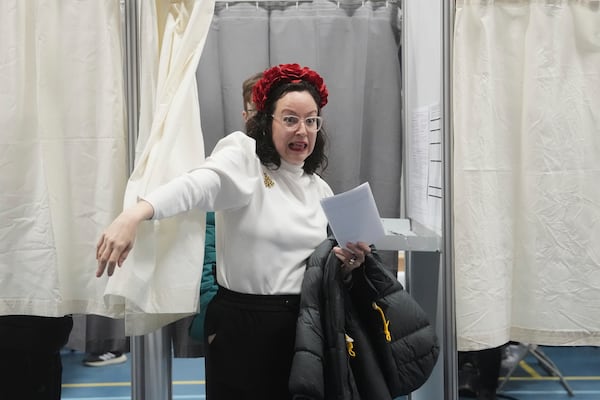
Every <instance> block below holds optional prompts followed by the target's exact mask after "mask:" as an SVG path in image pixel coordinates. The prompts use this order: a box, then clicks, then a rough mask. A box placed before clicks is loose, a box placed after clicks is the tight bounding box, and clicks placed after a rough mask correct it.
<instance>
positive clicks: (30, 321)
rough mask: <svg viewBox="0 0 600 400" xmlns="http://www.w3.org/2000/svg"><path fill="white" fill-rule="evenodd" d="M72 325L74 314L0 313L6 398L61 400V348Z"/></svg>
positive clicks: (0, 386)
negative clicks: (72, 315)
mask: <svg viewBox="0 0 600 400" xmlns="http://www.w3.org/2000/svg"><path fill="white" fill-rule="evenodd" d="M72 327H73V320H72V318H71V317H70V316H64V317H58V318H52V317H38V316H29V315H7V316H0V391H1V392H2V398H7V399H28V400H60V398H61V385H62V361H61V358H60V349H61V348H62V347H63V346H64V345H65V343H66V342H67V339H68V338H69V333H70V332H71V329H72Z"/></svg>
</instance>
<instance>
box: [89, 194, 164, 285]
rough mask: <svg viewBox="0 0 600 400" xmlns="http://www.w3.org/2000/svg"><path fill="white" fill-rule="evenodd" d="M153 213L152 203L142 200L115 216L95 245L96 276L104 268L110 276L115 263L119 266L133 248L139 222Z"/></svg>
mask: <svg viewBox="0 0 600 400" xmlns="http://www.w3.org/2000/svg"><path fill="white" fill-rule="evenodd" d="M153 215H154V209H153V208H152V205H150V203H148V202H146V201H144V200H142V201H140V202H139V203H137V204H136V205H135V206H133V207H131V208H128V209H127V210H125V211H123V212H122V213H121V214H119V216H118V217H117V218H115V220H114V221H113V222H112V223H111V224H110V225H109V226H108V228H106V230H105V231H104V233H103V234H102V236H101V237H100V240H99V241H98V244H97V245H96V260H98V269H97V270H96V277H101V276H102V274H104V271H105V270H106V273H107V275H108V276H111V275H112V274H113V273H114V272H115V267H116V266H117V265H118V266H119V267H120V266H121V265H123V262H124V261H125V259H126V258H127V255H128V254H129V252H130V251H131V249H132V248H133V243H134V242H135V234H136V231H137V227H138V225H139V223H140V222H141V221H143V220H146V219H150V218H152V216H153Z"/></svg>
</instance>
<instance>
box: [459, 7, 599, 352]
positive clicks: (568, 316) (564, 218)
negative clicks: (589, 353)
mask: <svg viewBox="0 0 600 400" xmlns="http://www.w3.org/2000/svg"><path fill="white" fill-rule="evenodd" d="M453 105H454V133H455V136H454V235H455V238H454V240H455V266H456V271H455V274H456V310H457V330H458V347H459V350H478V349H482V348H486V347H493V346H498V345H500V344H503V343H505V342H507V341H508V340H515V341H521V342H526V343H535V344H545V345H600V318H598V316H599V315H600V184H599V183H600V163H599V162H598V158H599V156H600V112H599V110H600V2H599V1H597V0H593V1H587V0H579V1H576V0H572V1H567V0H529V1H526V0H510V1H509V0H496V1H493V0H486V1H484V0H478V1H474V0H473V1H469V0H462V1H458V2H457V8H456V24H455V36H454V99H453Z"/></svg>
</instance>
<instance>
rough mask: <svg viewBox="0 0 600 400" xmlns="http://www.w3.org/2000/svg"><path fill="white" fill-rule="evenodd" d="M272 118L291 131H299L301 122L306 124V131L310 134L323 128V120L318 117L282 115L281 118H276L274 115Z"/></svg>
mask: <svg viewBox="0 0 600 400" xmlns="http://www.w3.org/2000/svg"><path fill="white" fill-rule="evenodd" d="M271 117H273V119H274V120H276V121H278V122H280V123H281V124H282V125H283V126H284V127H285V128H286V129H287V130H290V131H295V130H297V129H299V128H300V123H301V122H304V126H305V127H306V130H307V131H309V132H317V131H318V130H319V129H321V127H322V126H323V118H321V117H317V116H314V117H306V118H300V117H297V116H295V115H282V116H281V117H280V118H276V117H275V116H274V115H271Z"/></svg>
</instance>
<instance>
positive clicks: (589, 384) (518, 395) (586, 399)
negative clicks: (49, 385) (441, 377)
mask: <svg viewBox="0 0 600 400" xmlns="http://www.w3.org/2000/svg"><path fill="white" fill-rule="evenodd" d="M540 349H542V350H543V352H544V353H545V354H546V356H548V357H549V358H550V359H551V360H552V361H553V362H554V364H556V366H557V367H558V369H559V370H560V372H561V373H562V374H563V376H564V377H565V379H566V380H567V382H568V384H569V385H570V386H571V388H572V389H573V391H574V393H575V396H574V397H570V396H569V395H568V394H567V391H566V390H565V388H564V387H563V386H562V385H561V383H560V381H559V379H558V378H557V377H551V376H548V373H547V371H546V370H545V369H544V368H543V367H542V365H540V364H539V362H538V361H537V360H536V359H535V358H534V357H533V356H531V355H529V356H527V357H526V358H525V359H524V360H523V361H521V363H520V365H519V367H518V368H517V370H516V371H515V372H514V374H513V376H512V377H511V379H510V381H509V382H508V383H507V384H506V385H504V387H503V388H502V389H503V390H502V392H499V396H498V398H499V399H518V400H563V399H572V400H599V399H600V347H545V346H544V347H540ZM83 357H84V354H83V353H79V352H72V351H70V350H65V351H63V352H62V359H63V392H62V399H64V400H129V399H131V357H130V355H128V357H129V359H128V361H127V362H126V363H123V364H117V365H109V366H105V367H86V366H84V365H83V364H82V360H83ZM172 367H173V399H186V400H202V399H204V398H205V395H204V393H205V392H204V360H203V359H202V358H188V359H185V358H176V359H174V360H173V365H172ZM465 399H466V398H465ZM431 400H438V399H431Z"/></svg>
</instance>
